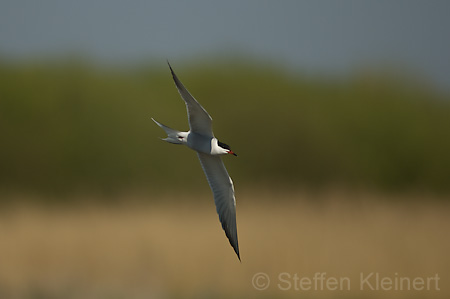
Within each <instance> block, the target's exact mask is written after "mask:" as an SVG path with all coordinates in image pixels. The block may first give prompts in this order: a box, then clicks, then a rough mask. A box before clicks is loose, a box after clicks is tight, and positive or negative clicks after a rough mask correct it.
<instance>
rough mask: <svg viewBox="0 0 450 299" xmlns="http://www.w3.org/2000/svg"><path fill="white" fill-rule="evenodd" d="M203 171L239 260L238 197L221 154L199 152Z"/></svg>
mask: <svg viewBox="0 0 450 299" xmlns="http://www.w3.org/2000/svg"><path fill="white" fill-rule="evenodd" d="M197 155H198V158H199V159H200V163H201V164H202V168H203V171H204V172H205V174H206V179H207V180H208V183H209V186H210V187H211V190H212V192H213V195H214V202H215V204H216V210H217V214H219V220H220V223H222V228H223V230H224V231H225V234H226V235H227V238H228V240H229V241H230V244H231V246H232V247H233V249H234V251H235V252H236V254H237V256H238V258H239V260H241V257H240V255H239V245H238V237H237V227H236V199H235V198H234V187H233V181H232V180H231V178H230V176H229V175H228V172H227V170H226V168H225V165H223V162H222V159H220V157H219V156H212V155H208V154H204V153H200V152H197Z"/></svg>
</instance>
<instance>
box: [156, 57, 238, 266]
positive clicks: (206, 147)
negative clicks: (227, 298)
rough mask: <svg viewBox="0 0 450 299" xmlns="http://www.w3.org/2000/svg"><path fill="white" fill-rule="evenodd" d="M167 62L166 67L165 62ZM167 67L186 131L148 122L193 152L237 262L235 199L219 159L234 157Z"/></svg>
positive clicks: (204, 113) (170, 141)
mask: <svg viewBox="0 0 450 299" xmlns="http://www.w3.org/2000/svg"><path fill="white" fill-rule="evenodd" d="M167 63H168V64H169V62H167ZM169 68H170V72H171V73H172V77H173V80H174V81H175V86H176V87H177V89H178V92H179V93H180V95H181V97H182V98H183V100H184V102H185V104H186V108H187V114H188V121H189V128H190V130H189V131H188V132H181V131H178V130H174V129H171V128H169V127H167V126H165V125H163V124H161V123H159V122H157V121H156V120H155V119H153V118H152V120H153V121H154V122H155V123H156V124H157V125H158V126H160V127H161V128H162V129H164V131H165V132H166V134H167V137H166V138H164V139H163V140H164V141H167V142H169V143H173V144H183V145H186V146H187V147H189V148H191V149H193V150H194V151H196V152H197V156H198V158H199V160H200V164H201V165H202V168H203V171H204V172H205V175H206V179H207V180H208V183H209V186H210V187H211V190H212V193H213V196H214V202H215V204H216V210H217V214H219V220H220V223H221V224H222V228H223V230H224V231H225V234H226V236H227V238H228V240H229V242H230V244H231V246H232V247H233V249H234V251H235V252H236V254H237V257H238V259H239V260H241V257H240V255H239V245H238V237H237V227H236V199H235V197H234V186H233V181H232V180H231V178H230V176H229V175H228V172H227V170H226V168H225V165H224V164H223V162H222V159H221V158H220V156H221V155H227V154H230V155H234V156H237V155H236V154H235V153H234V152H233V151H232V150H231V149H230V147H229V146H228V145H227V144H225V143H222V142H220V141H219V140H218V139H217V138H216V137H214V134H213V131H212V118H211V116H210V115H209V114H208V112H206V110H205V109H204V108H203V107H202V106H201V105H200V104H199V103H198V102H197V100H196V99H195V98H194V97H193V96H192V95H191V94H190V93H189V91H188V90H187V89H186V88H185V87H184V85H183V84H182V83H181V81H180V80H179V79H178V77H177V75H175V73H174V71H173V69H172V67H171V66H170V64H169Z"/></svg>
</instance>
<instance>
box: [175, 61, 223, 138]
mask: <svg viewBox="0 0 450 299" xmlns="http://www.w3.org/2000/svg"><path fill="white" fill-rule="evenodd" d="M169 68H170V72H171V73H172V77H173V80H174V81H175V85H176V86H177V89H178V92H179V93H180V95H181V97H182V98H183V100H184V102H185V103H186V108H187V112H188V120H189V127H190V128H191V131H192V132H195V133H199V134H202V135H205V136H209V137H214V134H213V132H212V123H211V121H212V118H211V116H210V115H209V114H208V112H206V110H205V109H204V108H203V107H202V105H200V104H199V103H198V102H197V100H196V99H194V97H193V96H192V95H191V94H190V93H189V91H188V90H187V89H186V88H185V87H184V85H183V83H181V81H180V80H179V79H178V77H177V75H175V73H174V71H173V70H172V67H171V66H170V64H169Z"/></svg>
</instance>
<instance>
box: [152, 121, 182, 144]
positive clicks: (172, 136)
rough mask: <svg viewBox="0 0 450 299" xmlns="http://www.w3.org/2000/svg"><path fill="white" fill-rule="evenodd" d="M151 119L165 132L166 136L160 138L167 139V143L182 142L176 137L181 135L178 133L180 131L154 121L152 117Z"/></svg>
mask: <svg viewBox="0 0 450 299" xmlns="http://www.w3.org/2000/svg"><path fill="white" fill-rule="evenodd" d="M152 120H153V121H154V122H155V123H156V124H157V125H158V126H160V127H161V128H162V129H163V130H164V131H165V132H166V134H167V137H166V138H161V139H162V140H164V141H167V142H169V143H173V144H183V141H181V140H180V138H178V137H180V136H181V135H180V133H182V132H181V131H178V130H174V129H172V128H169V127H168V126H165V125H163V124H162V123H160V122H158V121H156V120H155V119H153V118H152Z"/></svg>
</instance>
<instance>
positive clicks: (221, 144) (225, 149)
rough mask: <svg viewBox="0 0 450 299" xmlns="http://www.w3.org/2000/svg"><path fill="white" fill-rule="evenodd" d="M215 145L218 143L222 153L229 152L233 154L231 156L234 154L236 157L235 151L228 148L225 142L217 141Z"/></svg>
mask: <svg viewBox="0 0 450 299" xmlns="http://www.w3.org/2000/svg"><path fill="white" fill-rule="evenodd" d="M217 145H219V147H220V149H221V150H223V153H224V154H230V155H233V156H236V157H237V155H236V153H234V152H233V151H232V150H231V149H230V146H229V145H228V144H225V143H223V142H220V141H217Z"/></svg>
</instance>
